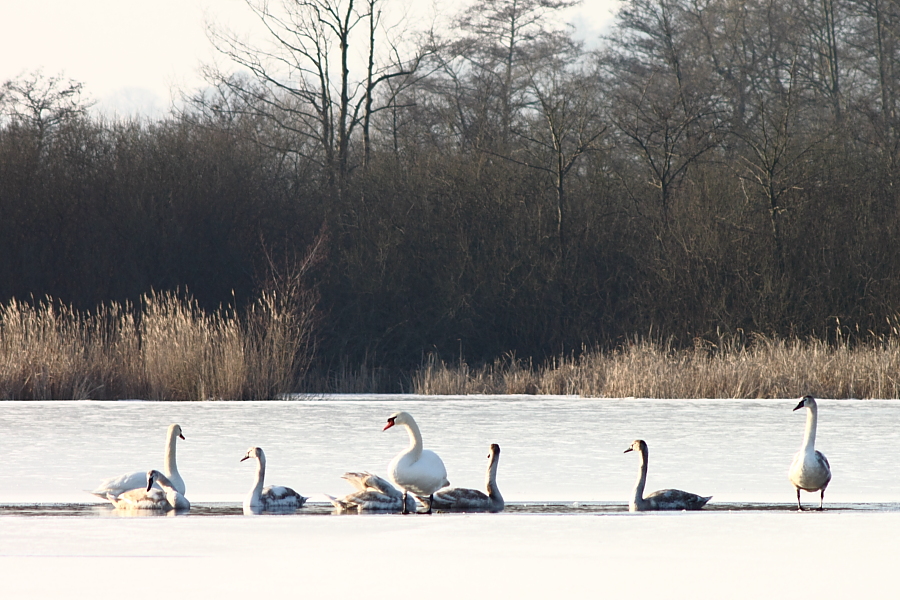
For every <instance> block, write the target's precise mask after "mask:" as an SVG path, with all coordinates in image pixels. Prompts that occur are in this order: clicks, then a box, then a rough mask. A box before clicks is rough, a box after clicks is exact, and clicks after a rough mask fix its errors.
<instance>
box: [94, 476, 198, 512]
mask: <svg viewBox="0 0 900 600" xmlns="http://www.w3.org/2000/svg"><path fill="white" fill-rule="evenodd" d="M145 478H146V484H145V487H140V488H137V489H133V490H128V491H127V492H122V493H121V494H112V493H110V494H109V495H108V496H107V500H109V501H110V502H112V503H113V506H115V507H116V508H118V509H119V510H156V511H160V512H168V511H170V510H176V511H187V510H190V509H191V503H190V502H188V499H187V498H185V497H184V495H182V494H181V493H180V492H179V491H178V490H176V489H175V487H174V486H173V485H172V482H171V481H169V478H168V477H166V476H165V475H163V474H162V473H160V472H159V471H157V470H155V469H151V470H150V471H148V472H147V473H146V475H145ZM154 484H159V487H153V486H154Z"/></svg>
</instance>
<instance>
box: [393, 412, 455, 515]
mask: <svg viewBox="0 0 900 600" xmlns="http://www.w3.org/2000/svg"><path fill="white" fill-rule="evenodd" d="M394 425H402V426H403V427H406V431H407V433H408V434H409V448H407V449H406V450H404V451H403V452H401V453H400V454H398V455H397V456H395V457H394V460H392V461H391V464H390V465H388V476H389V477H390V478H391V480H393V482H394V483H395V484H396V485H397V487H399V488H401V489H402V490H403V512H404V513H406V512H407V510H406V495H407V492H412V493H413V494H415V495H416V496H418V497H419V498H424V497H425V496H428V497H429V500H428V511H427V512H428V513H430V512H431V501H432V500H433V498H432V497H431V496H432V494H434V493H435V492H436V491H438V490H439V489H441V488H442V487H446V486H448V485H450V482H449V481H448V480H447V469H446V468H445V467H444V461H442V460H441V457H440V456H438V455H437V454H435V453H434V452H432V451H431V450H424V449H423V448H422V434H421V432H419V426H418V425H416V421H415V419H413V418H412V415H410V414H409V413H407V412H404V411H400V412H396V413H394V414H392V415H391V416H390V417H388V420H387V425H385V426H384V429H383V430H382V431H385V430H388V429H390V428H391V427H393V426H394Z"/></svg>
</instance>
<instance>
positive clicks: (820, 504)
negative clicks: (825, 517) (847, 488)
mask: <svg viewBox="0 0 900 600" xmlns="http://www.w3.org/2000/svg"><path fill="white" fill-rule="evenodd" d="M824 504H825V490H822V495H821V496H819V510H825V506H824Z"/></svg>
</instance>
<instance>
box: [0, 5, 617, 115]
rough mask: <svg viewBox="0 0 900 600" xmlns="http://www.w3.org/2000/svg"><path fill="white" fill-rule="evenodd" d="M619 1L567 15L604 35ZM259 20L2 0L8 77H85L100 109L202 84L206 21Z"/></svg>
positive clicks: (142, 103)
mask: <svg viewBox="0 0 900 600" xmlns="http://www.w3.org/2000/svg"><path fill="white" fill-rule="evenodd" d="M410 1H411V0H388V4H394V5H396V4H397V3H404V2H410ZM412 1H413V2H414V3H413V4H412V6H417V7H422V6H423V5H425V4H426V3H425V2H423V1H422V0H418V1H415V0H412ZM457 1H458V2H460V4H462V1H461V0H451V2H454V3H455V2H457ZM441 4H443V5H445V6H446V4H445V3H441ZM617 4H618V2H617V0H584V2H583V4H582V5H581V6H580V7H578V8H577V9H574V10H572V11H570V13H568V14H567V18H568V19H569V20H570V22H571V23H572V24H574V25H575V26H576V34H577V35H578V36H579V37H588V38H596V36H597V34H599V32H600V31H601V30H602V29H603V28H604V27H605V26H607V25H608V23H609V21H610V20H611V18H612V11H613V9H614V8H615V7H616V6H617ZM252 19H253V17H252V15H251V14H250V13H249V12H248V9H247V7H246V5H245V3H244V0H153V1H152V2H146V1H145V2H137V1H135V0H2V1H0V82H3V81H6V80H8V79H13V78H15V77H17V76H19V75H21V74H23V73H30V72H31V71H34V70H36V69H41V70H42V71H43V73H44V75H58V74H63V75H65V76H66V77H69V78H72V79H75V80H77V81H80V82H82V83H84V84H85V91H86V92H87V94H88V96H89V97H91V98H92V99H94V100H96V101H98V108H99V109H100V110H103V111H106V112H115V113H118V114H120V115H121V114H134V113H135V112H139V113H143V114H150V115H152V114H159V113H160V112H163V111H165V110H166V109H167V108H168V107H169V106H170V104H171V99H172V90H173V88H175V87H181V88H184V89H189V90H192V89H196V88H197V87H199V86H201V85H202V80H201V79H200V77H199V74H198V72H199V66H200V65H201V64H202V63H204V62H209V61H210V60H211V59H212V58H213V57H214V53H213V50H212V48H211V45H210V43H209V41H208V40H207V38H206V33H205V32H206V23H207V22H208V21H215V22H218V23H222V24H225V25H226V26H229V27H231V28H233V29H236V30H240V31H245V30H248V29H247V28H248V27H249V26H250V23H252Z"/></svg>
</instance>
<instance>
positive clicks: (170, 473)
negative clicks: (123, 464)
mask: <svg viewBox="0 0 900 600" xmlns="http://www.w3.org/2000/svg"><path fill="white" fill-rule="evenodd" d="M177 438H181V439H184V435H183V434H182V433H181V426H180V425H178V424H177V423H172V424H171V425H169V428H168V429H167V430H166V455H165V463H164V464H165V467H164V468H163V474H164V475H165V476H166V478H167V479H168V481H170V482H171V483H172V486H173V487H174V488H175V489H176V490H178V491H179V492H180V493H181V494H184V493H185V488H184V480H183V479H182V478H181V475H180V474H179V473H178V466H177V465H176V464H175V441H176V439H177ZM146 485H147V471H135V472H134V473H125V474H124V475H119V476H118V477H110V478H109V479H106V480H104V481H102V482H101V483H100V485H99V486H97V489H95V490H93V491H91V493H92V494H94V495H95V496H98V497H100V498H103V499H104V500H106V499H107V498H108V497H109V495H110V494H112V495H113V496H118V495H119V494H121V493H123V492H127V491H128V490H133V489H136V488H141V487H144V486H146ZM157 488H159V486H158V485H157Z"/></svg>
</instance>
